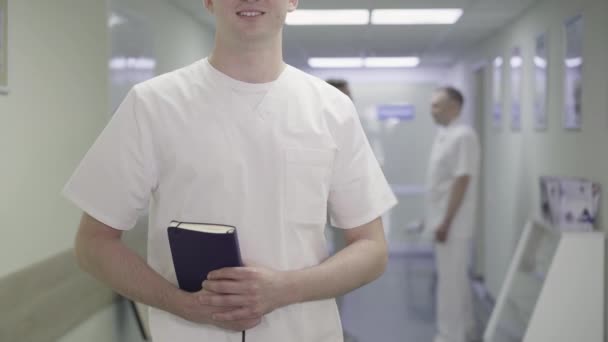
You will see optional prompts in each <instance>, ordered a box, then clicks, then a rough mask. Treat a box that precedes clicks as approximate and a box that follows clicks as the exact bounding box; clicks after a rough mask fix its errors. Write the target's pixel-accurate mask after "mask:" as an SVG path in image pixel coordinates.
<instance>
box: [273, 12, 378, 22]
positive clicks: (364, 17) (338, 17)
mask: <svg viewBox="0 0 608 342" xmlns="http://www.w3.org/2000/svg"><path fill="white" fill-rule="evenodd" d="M285 22H286V23H287V25H367V24H369V10H366V9H348V10H295V11H293V12H291V13H288V14H287V19H286V20H285Z"/></svg>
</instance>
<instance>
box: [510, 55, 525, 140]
mask: <svg viewBox="0 0 608 342" xmlns="http://www.w3.org/2000/svg"><path fill="white" fill-rule="evenodd" d="M523 64H524V63H523V58H522V56H521V49H520V48H519V47H515V48H514V49H513V51H512V53H511V61H510V65H511V130H513V131H519V130H521V99H522V91H523V89H522V87H521V85H522V77H523Z"/></svg>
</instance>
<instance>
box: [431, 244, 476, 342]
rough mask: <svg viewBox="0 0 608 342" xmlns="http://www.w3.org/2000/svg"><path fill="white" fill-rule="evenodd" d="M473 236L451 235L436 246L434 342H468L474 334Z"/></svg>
mask: <svg viewBox="0 0 608 342" xmlns="http://www.w3.org/2000/svg"><path fill="white" fill-rule="evenodd" d="M471 246H472V241H471V239H457V238H452V239H450V238H449V237H448V241H447V242H446V243H444V244H436V245H435V257H436V263H437V277H438V279H437V336H436V337H435V342H467V341H469V339H470V338H473V337H475V335H474V333H475V319H474V317H473V297H472V288H471V283H470V280H469V276H468V268H469V261H470V255H471Z"/></svg>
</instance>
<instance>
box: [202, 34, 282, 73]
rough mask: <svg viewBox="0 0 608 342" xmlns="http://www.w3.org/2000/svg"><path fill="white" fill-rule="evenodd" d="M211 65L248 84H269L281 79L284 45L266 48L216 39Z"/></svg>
mask: <svg viewBox="0 0 608 342" xmlns="http://www.w3.org/2000/svg"><path fill="white" fill-rule="evenodd" d="M209 63H211V65H212V66H213V67H214V68H216V69H217V70H219V71H221V72H223V73H224V74H226V75H228V76H230V77H232V78H234V79H237V80H239V81H242V82H247V83H267V82H272V81H274V80H276V79H277V78H279V76H280V75H281V73H282V71H283V69H284V68H285V63H284V62H283V52H282V44H281V41H280V40H279V41H278V43H277V42H275V43H268V44H265V45H264V46H260V45H254V44H250V45H249V46H247V44H225V43H223V42H222V40H221V39H216V44H215V47H214V49H213V52H212V53H211V56H210V57H209Z"/></svg>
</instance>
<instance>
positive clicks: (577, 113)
mask: <svg viewBox="0 0 608 342" xmlns="http://www.w3.org/2000/svg"><path fill="white" fill-rule="evenodd" d="M565 36H566V54H565V58H564V92H565V93H564V128H566V129H569V130H578V129H580V128H581V123H582V103H581V102H582V101H581V100H582V94H583V77H582V70H583V16H582V15H578V16H576V17H574V18H571V19H570V20H568V21H566V24H565Z"/></svg>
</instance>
